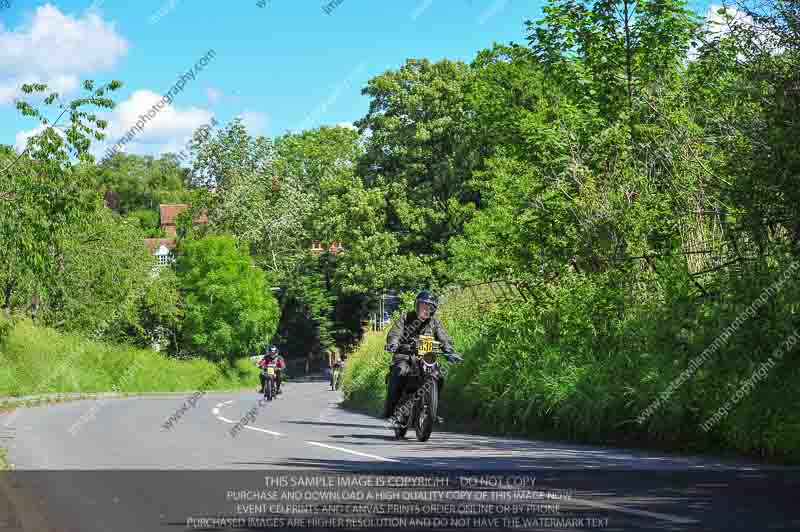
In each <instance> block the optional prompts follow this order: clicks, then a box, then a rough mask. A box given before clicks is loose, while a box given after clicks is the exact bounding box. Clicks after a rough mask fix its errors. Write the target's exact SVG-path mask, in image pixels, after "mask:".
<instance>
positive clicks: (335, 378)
mask: <svg viewBox="0 0 800 532" xmlns="http://www.w3.org/2000/svg"><path fill="white" fill-rule="evenodd" d="M341 379H342V364H341V363H340V362H337V363H336V364H334V365H333V368H332V369H331V390H333V391H336V390H338V389H339V383H340V381H341Z"/></svg>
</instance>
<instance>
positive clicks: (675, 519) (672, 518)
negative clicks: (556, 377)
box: [213, 400, 699, 524]
mask: <svg viewBox="0 0 800 532" xmlns="http://www.w3.org/2000/svg"><path fill="white" fill-rule="evenodd" d="M233 402H235V401H233V400H231V401H225V402H224V403H220V404H218V405H217V406H218V407H220V406H223V405H229V404H231V403H233ZM328 408H330V405H328ZM213 412H214V415H215V417H216V418H217V419H219V420H220V421H224V422H226V423H235V421H232V420H230V419H227V418H224V417H222V416H220V415H219V410H218V409H217V408H215V409H214V410H213ZM320 418H322V416H320ZM244 428H246V429H250V430H255V431H257V432H264V433H266V434H271V435H273V436H285V435H284V434H281V433H280V432H274V431H271V430H267V429H262V428H259V427H251V426H250V425H245V426H244ZM306 443H307V444H309V445H315V446H317V447H323V448H325V449H331V450H334V451H339V452H342V453H348V454H352V455H355V456H361V457H364V458H371V459H373V460H378V461H381V462H396V463H402V461H401V460H395V459H393V458H386V457H384V456H377V455H374V454H367V453H362V452H359V451H353V450H352V449H347V448H345V447H337V446H335V445H328V444H326V443H320V442H317V441H306ZM522 467H536V466H522ZM539 467H540V468H541V467H542V466H539ZM548 469H550V468H548ZM569 501H570V502H574V503H576V504H582V505H584V506H589V507H591V508H597V509H602V510H607V511H613V512H619V513H623V514H630V515H636V516H640V517H649V518H653V519H660V520H662V521H668V522H670V523H676V524H695V523H698V522H699V521H697V520H696V519H691V518H688V517H680V516H677V515H670V514H663V513H659V512H648V511H646V510H636V509H634V508H625V507H622V506H617V505H615V504H608V503H603V502H594V501H587V500H585V499H576V498H574V497H573V498H570V499H569Z"/></svg>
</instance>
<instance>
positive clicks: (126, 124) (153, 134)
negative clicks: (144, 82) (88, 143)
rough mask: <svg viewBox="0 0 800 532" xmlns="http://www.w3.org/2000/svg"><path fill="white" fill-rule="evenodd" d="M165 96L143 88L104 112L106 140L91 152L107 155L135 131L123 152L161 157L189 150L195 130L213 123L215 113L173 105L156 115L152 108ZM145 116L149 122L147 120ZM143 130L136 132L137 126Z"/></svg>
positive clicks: (163, 108) (123, 147) (123, 146)
mask: <svg viewBox="0 0 800 532" xmlns="http://www.w3.org/2000/svg"><path fill="white" fill-rule="evenodd" d="M161 99H162V95H160V94H156V93H155V92H153V91H150V90H147V89H143V90H138V91H136V92H134V93H133V94H132V95H131V96H130V97H129V98H128V99H127V100H125V101H123V102H121V103H119V104H118V105H117V107H116V108H115V109H114V110H113V111H112V112H109V113H103V114H104V117H103V118H105V119H106V120H108V122H109V125H108V127H107V128H106V129H105V131H104V132H105V133H106V135H107V137H106V139H105V140H104V141H103V142H102V143H100V144H98V146H97V150H96V151H95V150H92V153H93V154H95V157H99V156H100V155H102V154H104V153H105V150H106V148H108V147H110V146H113V145H114V144H116V143H117V142H119V141H120V140H121V139H122V138H123V137H125V136H127V135H128V133H129V132H130V131H133V138H132V140H131V141H129V142H126V143H125V144H124V145H121V146H120V151H124V152H125V153H136V154H138V155H154V156H158V155H160V154H162V153H166V152H172V153H178V152H180V151H181V150H183V149H184V148H185V147H186V143H187V142H188V141H189V140H190V139H191V137H192V134H193V133H194V131H195V130H196V129H197V128H199V127H201V126H204V125H207V124H210V123H211V118H212V117H213V116H214V113H212V112H211V111H209V110H207V109H201V108H199V107H187V108H179V107H176V106H175V105H174V102H173V104H163V105H162V107H161V109H160V110H158V108H156V110H157V112H156V113H155V116H152V117H150V116H148V113H150V115H153V113H152V111H153V106H154V105H156V103H158V102H159V101H161ZM145 117H146V118H147V120H145ZM137 122H138V125H139V127H140V128H141V131H139V129H134V128H135V127H136V125H137Z"/></svg>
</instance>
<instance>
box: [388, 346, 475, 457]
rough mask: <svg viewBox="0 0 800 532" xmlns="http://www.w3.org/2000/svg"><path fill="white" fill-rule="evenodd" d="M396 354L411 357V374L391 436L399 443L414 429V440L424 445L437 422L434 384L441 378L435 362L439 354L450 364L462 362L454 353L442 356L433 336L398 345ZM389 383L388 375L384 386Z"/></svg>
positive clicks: (398, 407) (436, 399)
mask: <svg viewBox="0 0 800 532" xmlns="http://www.w3.org/2000/svg"><path fill="white" fill-rule="evenodd" d="M401 350H402V351H401ZM398 352H405V353H407V354H409V355H410V358H411V372H410V374H409V375H408V377H407V379H406V385H405V387H404V389H403V393H402V395H401V396H400V400H399V401H398V403H397V406H396V407H395V416H396V419H397V423H395V426H394V435H395V438H397V439H398V440H401V439H404V438H405V437H406V433H407V432H408V429H409V428H411V426H413V427H414V432H415V433H416V435H417V440H418V441H420V442H425V441H428V438H430V437H431V433H432V432H433V423H434V421H435V420H437V419H438V418H437V413H438V409H439V387H438V386H437V382H438V380H439V378H440V377H441V368H440V366H439V362H438V360H437V359H438V357H439V355H440V354H441V355H443V356H445V357H446V358H447V359H448V360H449V361H450V362H462V361H463V359H462V358H461V357H460V356H459V355H456V354H454V353H451V354H449V355H448V354H444V353H442V351H441V343H439V342H437V341H435V340H434V339H433V337H432V336H420V337H419V339H417V340H415V341H413V342H410V343H407V344H401V345H400V346H399V348H398ZM388 382H389V374H387V375H386V383H387V384H388Z"/></svg>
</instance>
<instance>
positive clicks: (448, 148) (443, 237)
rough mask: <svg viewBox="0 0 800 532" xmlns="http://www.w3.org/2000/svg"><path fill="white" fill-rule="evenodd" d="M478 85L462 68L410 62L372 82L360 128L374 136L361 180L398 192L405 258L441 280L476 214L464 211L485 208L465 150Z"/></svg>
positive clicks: (391, 219) (392, 216) (395, 213)
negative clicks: (472, 86) (424, 262)
mask: <svg viewBox="0 0 800 532" xmlns="http://www.w3.org/2000/svg"><path fill="white" fill-rule="evenodd" d="M470 77H471V72H470V69H469V67H468V66H467V65H465V64H463V63H460V62H453V61H448V60H443V61H440V62H437V63H431V62H430V61H428V60H426V59H421V60H414V59H409V60H407V61H406V63H405V65H404V66H403V67H402V68H400V69H399V70H397V71H389V72H386V73H384V74H381V75H380V76H377V77H375V78H373V79H371V80H370V81H369V83H368V85H367V87H366V88H365V89H364V90H363V91H362V93H363V94H364V95H367V96H369V97H370V98H371V102H370V108H369V112H368V113H367V115H366V116H365V117H364V118H362V119H361V120H358V121H357V122H356V123H355V124H356V126H358V127H359V129H360V130H361V131H366V130H368V131H369V132H370V133H371V135H370V137H369V140H368V142H367V145H366V150H367V153H366V156H365V157H363V158H362V160H361V161H360V164H359V171H358V173H359V175H360V176H362V178H363V179H364V180H365V182H366V183H367V184H371V183H373V182H375V181H376V179H377V178H378V177H383V178H384V180H385V182H386V183H388V184H389V185H390V188H389V192H390V197H389V212H388V219H387V224H386V227H387V229H388V230H390V231H391V232H393V233H395V235H396V238H398V240H399V243H400V253H401V254H403V255H406V254H409V255H410V254H413V255H417V256H427V257H430V258H431V259H432V261H433V263H432V266H433V267H434V272H435V274H437V275H440V276H441V275H445V274H446V266H445V263H446V256H447V249H446V246H445V244H446V243H447V241H448V240H449V238H450V237H451V236H452V235H455V234H458V233H459V232H460V230H461V225H462V224H463V221H464V219H465V216H464V212H463V211H464V209H469V208H468V207H464V205H465V204H467V203H470V202H475V201H477V197H476V196H475V194H474V192H473V191H471V190H469V189H468V188H467V187H466V186H465V183H466V182H467V181H468V180H469V178H470V177H471V170H472V168H473V166H474V165H475V164H476V162H477V160H478V155H477V153H476V151H475V150H474V148H473V146H472V145H471V144H470V143H468V142H464V140H465V139H466V138H469V137H468V133H469V130H470V128H469V125H468V124H469V120H470V116H469V114H468V109H467V106H466V104H465V90H466V87H467V84H468V82H469V80H470ZM394 185H397V186H394Z"/></svg>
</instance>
